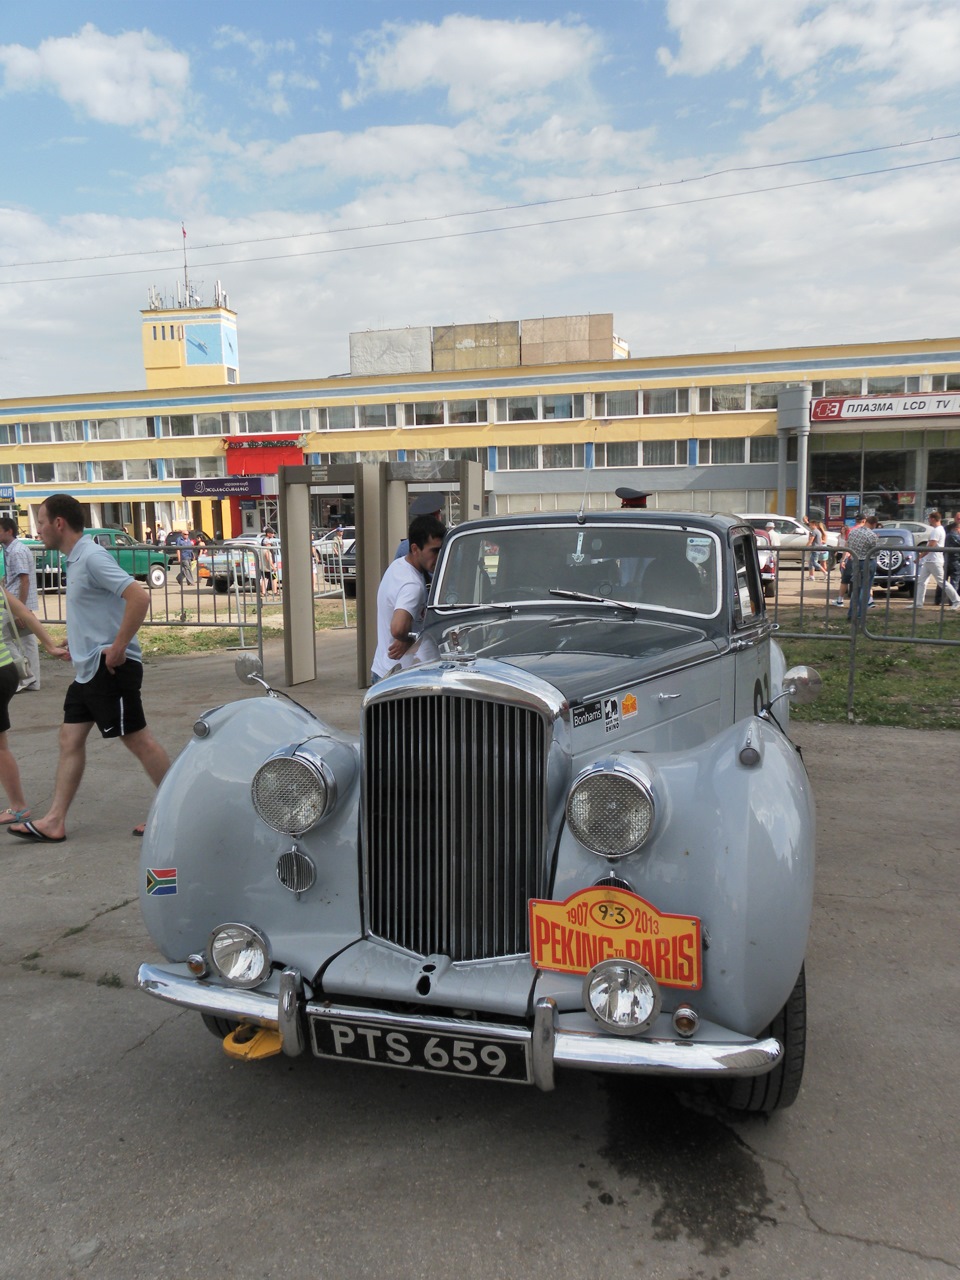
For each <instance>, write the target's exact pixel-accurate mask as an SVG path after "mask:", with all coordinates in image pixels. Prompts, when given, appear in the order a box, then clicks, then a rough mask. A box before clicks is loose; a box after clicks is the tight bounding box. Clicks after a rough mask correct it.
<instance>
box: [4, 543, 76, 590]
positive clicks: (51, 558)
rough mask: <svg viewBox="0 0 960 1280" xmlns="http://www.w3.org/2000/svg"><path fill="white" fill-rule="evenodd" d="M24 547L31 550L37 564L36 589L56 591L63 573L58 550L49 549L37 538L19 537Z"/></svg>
mask: <svg viewBox="0 0 960 1280" xmlns="http://www.w3.org/2000/svg"><path fill="white" fill-rule="evenodd" d="M20 541H21V542H22V543H23V545H24V546H25V547H29V549H30V550H31V551H32V552H33V558H34V560H35V561H36V565H37V590H38V591H58V590H59V589H60V585H61V579H62V577H63V573H62V570H61V566H60V553H59V551H51V550H50V548H49V547H47V546H45V544H44V543H42V542H41V541H40V540H39V538H21V539H20ZM2 564H3V560H2V556H0V572H2Z"/></svg>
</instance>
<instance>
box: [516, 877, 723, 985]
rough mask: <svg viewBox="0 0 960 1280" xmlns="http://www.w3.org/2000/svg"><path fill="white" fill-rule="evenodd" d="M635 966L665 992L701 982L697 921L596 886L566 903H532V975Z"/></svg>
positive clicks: (539, 900)
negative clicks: (605, 964) (624, 963)
mask: <svg viewBox="0 0 960 1280" xmlns="http://www.w3.org/2000/svg"><path fill="white" fill-rule="evenodd" d="M617 959H623V960H636V961H637V963H638V964H642V965H643V967H644V968H645V969H647V970H649V972H650V973H652V974H653V976H654V977H655V978H656V980H657V981H658V982H659V983H660V984H661V986H665V987H684V988H686V989H687V990H690V991H696V990H697V989H698V988H699V987H700V985H701V983H702V981H703V977H702V973H701V966H700V921H699V919H697V917H696V916H678V915H672V914H670V913H669V912H666V911H658V910H657V908H656V907H655V906H653V905H652V904H651V903H649V902H647V901H646V899H645V898H641V897H639V895H637V894H635V893H627V892H626V891H625V890H623V889H613V888H607V887H604V886H594V887H593V888H590V889H581V890H580V891H579V892H578V893H574V894H572V895H571V896H570V897H569V898H567V899H566V901H564V902H549V901H546V900H544V899H540V898H532V899H531V900H530V960H531V962H532V964H533V966H534V968H536V969H553V970H556V971H557V972H559V973H588V972H589V971H590V970H591V969H592V968H593V966H594V965H595V964H599V963H600V961H601V960H617Z"/></svg>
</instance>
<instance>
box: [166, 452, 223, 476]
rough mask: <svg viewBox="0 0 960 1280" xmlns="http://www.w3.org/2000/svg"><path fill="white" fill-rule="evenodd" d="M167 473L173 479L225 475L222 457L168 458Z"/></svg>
mask: <svg viewBox="0 0 960 1280" xmlns="http://www.w3.org/2000/svg"><path fill="white" fill-rule="evenodd" d="M167 474H168V475H171V474H172V476H173V478H174V479H175V480H212V479H216V478H217V477H219V476H222V475H225V474H226V471H225V469H224V459H223V457H216V458H168V459H167Z"/></svg>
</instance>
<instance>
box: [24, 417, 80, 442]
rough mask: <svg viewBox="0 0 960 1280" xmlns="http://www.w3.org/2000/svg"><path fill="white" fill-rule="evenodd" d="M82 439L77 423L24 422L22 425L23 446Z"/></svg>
mask: <svg viewBox="0 0 960 1280" xmlns="http://www.w3.org/2000/svg"><path fill="white" fill-rule="evenodd" d="M82 439H83V431H82V430H81V427H80V423H79V422H76V421H74V422H25V423H24V424H23V443H24V444H57V443H58V442H60V441H61V440H67V441H75V440H82Z"/></svg>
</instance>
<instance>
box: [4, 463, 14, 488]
mask: <svg viewBox="0 0 960 1280" xmlns="http://www.w3.org/2000/svg"><path fill="white" fill-rule="evenodd" d="M14 483H15V481H14V476H13V467H12V466H9V465H8V464H7V463H3V465H2V466H0V484H14Z"/></svg>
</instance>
